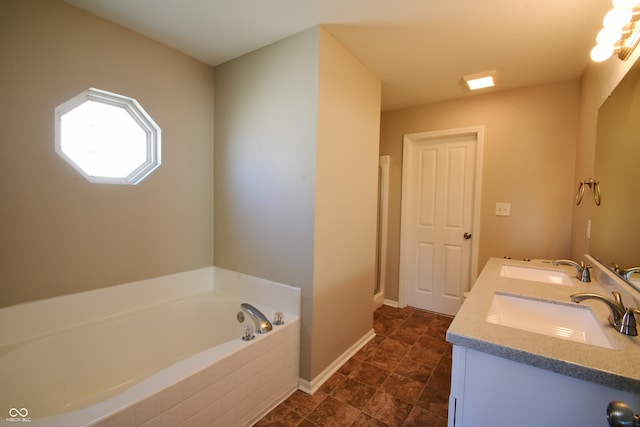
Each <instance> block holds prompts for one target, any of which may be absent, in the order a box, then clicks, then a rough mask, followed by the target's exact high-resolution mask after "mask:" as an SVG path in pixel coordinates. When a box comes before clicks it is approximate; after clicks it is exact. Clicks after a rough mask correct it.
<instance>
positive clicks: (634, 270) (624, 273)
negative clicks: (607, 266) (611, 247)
mask: <svg viewBox="0 0 640 427" xmlns="http://www.w3.org/2000/svg"><path fill="white" fill-rule="evenodd" d="M617 273H618V274H620V276H622V278H623V279H624V280H630V279H631V275H632V274H633V273H640V267H631V268H625V269H622V270H619V271H618V272H617Z"/></svg>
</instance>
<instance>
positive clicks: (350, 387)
mask: <svg viewBox="0 0 640 427" xmlns="http://www.w3.org/2000/svg"><path fill="white" fill-rule="evenodd" d="M374 394H376V389H375V388H374V387H371V386H368V385H366V384H363V383H361V382H360V381H356V380H354V379H352V378H346V379H345V380H344V381H343V382H342V384H340V386H339V387H337V388H336V389H335V390H333V391H332V392H331V396H332V397H334V398H336V399H338V400H339V401H341V402H344V403H348V404H349V405H351V406H353V407H354V408H358V409H362V408H364V405H366V404H367V403H368V402H369V400H371V398H372V397H373V395H374Z"/></svg>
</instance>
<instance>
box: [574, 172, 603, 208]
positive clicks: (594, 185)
mask: <svg viewBox="0 0 640 427" xmlns="http://www.w3.org/2000/svg"><path fill="white" fill-rule="evenodd" d="M585 185H586V186H587V187H589V188H591V189H592V190H593V201H594V202H595V203H596V206H600V200H601V196H600V182H599V181H596V180H595V179H593V178H589V179H588V180H586V181H580V185H579V186H578V192H577V193H576V205H578V206H579V205H580V203H581V202H582V197H583V196H584V187H585Z"/></svg>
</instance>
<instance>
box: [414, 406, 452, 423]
mask: <svg viewBox="0 0 640 427" xmlns="http://www.w3.org/2000/svg"><path fill="white" fill-rule="evenodd" d="M425 426H429V427H447V418H443V417H441V416H440V415H438V414H435V413H433V412H429V411H427V410H425V409H423V408H421V407H419V406H415V407H414V408H413V410H412V411H411V413H410V414H409V416H408V417H407V420H406V422H405V423H404V427H425Z"/></svg>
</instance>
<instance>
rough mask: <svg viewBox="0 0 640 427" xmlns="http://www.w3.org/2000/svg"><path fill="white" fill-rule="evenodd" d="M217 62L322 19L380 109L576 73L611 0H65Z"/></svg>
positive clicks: (290, 33)
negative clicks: (483, 75) (371, 77)
mask: <svg viewBox="0 0 640 427" xmlns="http://www.w3.org/2000/svg"><path fill="white" fill-rule="evenodd" d="M66 1H67V2H68V3H70V4H73V5H76V6H78V7H80V8H82V9H85V10H87V11H89V12H91V13H93V14H95V15H98V16H101V17H103V18H105V19H107V20H110V21H113V22H116V23H118V24H121V25H122V26H124V27H127V28H130V29H132V30H133V31H136V32H138V33H140V34H143V35H146V36H148V37H150V38H152V39H155V40H157V41H159V42H161V43H164V44H166V45H168V46H171V47H173V48H175V49H177V50H179V51H181V52H184V53H185V54H187V55H190V56H192V57H194V58H197V59H199V60H201V61H203V62H205V63H207V64H210V65H214V66H215V65H218V64H221V63H223V62H226V61H228V60H230V59H233V58H235V57H238V56H241V55H243V54H245V53H247V52H250V51H252V50H255V49H258V48H260V47H262V46H265V45H268V44H270V43H273V42H275V41H278V40H280V39H283V38H285V37H287V36H290V35H292V34H295V33H297V32H300V31H302V30H305V29H307V28H311V27H313V26H315V25H318V24H323V25H325V28H326V29H327V30H328V31H329V32H331V33H332V34H333V35H334V36H335V37H336V38H337V39H338V40H339V41H340V42H341V43H342V44H343V45H344V46H346V47H347V48H348V49H349V50H350V51H351V52H352V53H353V54H354V55H355V56H356V57H358V58H359V59H360V60H361V61H362V62H363V63H364V64H366V65H367V66H368V67H369V69H371V70H372V71H373V73H375V74H376V75H377V76H378V77H380V78H381V79H382V107H383V110H385V111H386V110H394V109H397V108H402V107H407V106H412V105H419V104H424V103H429V102H434V101H441V100H446V99H453V98H459V97H463V96H469V93H467V92H466V90H465V89H464V86H463V85H462V76H463V75H467V74H474V73H478V72H482V71H487V70H492V69H495V70H497V72H498V78H499V87H497V88H493V89H485V91H490V90H501V89H509V88H515V87H521V86H529V85H534V84H540V83H547V82H554V81H563V80H570V79H574V78H577V77H579V76H580V75H581V74H582V71H583V69H584V67H585V65H586V64H587V61H588V60H589V51H590V50H591V48H592V47H593V44H594V40H595V36H596V34H597V33H598V31H599V30H600V27H601V25H602V24H601V23H602V18H603V17H604V14H605V13H606V12H607V10H608V9H610V8H611V2H610V0H484V1H483V0H438V1H436V0H180V1H176V0H66Z"/></svg>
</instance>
